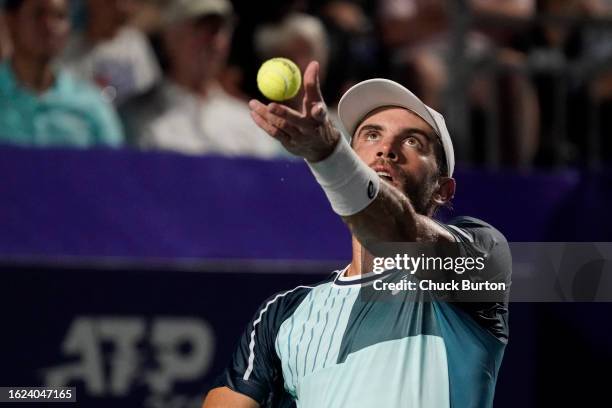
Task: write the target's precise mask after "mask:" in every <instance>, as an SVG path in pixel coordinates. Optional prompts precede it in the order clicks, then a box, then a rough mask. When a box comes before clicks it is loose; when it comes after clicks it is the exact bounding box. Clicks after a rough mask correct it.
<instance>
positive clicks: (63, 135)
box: [0, 0, 123, 147]
mask: <svg viewBox="0 0 612 408" xmlns="http://www.w3.org/2000/svg"><path fill="white" fill-rule="evenodd" d="M4 10H5V13H6V15H5V17H6V21H7V27H8V31H9V35H10V38H11V41H12V43H13V53H12V56H11V58H10V59H9V60H7V61H5V62H2V63H1V64H0V141H2V142H4V143H12V144H18V145H22V146H39V147H43V146H72V147H89V146H92V145H96V144H100V145H108V146H117V145H120V144H121V142H122V140H123V133H122V130H121V126H120V123H119V121H118V119H117V117H116V114H115V112H114V111H113V109H112V107H111V106H109V105H107V104H106V103H105V102H104V100H103V99H102V98H101V96H100V93H99V91H97V90H96V89H95V88H93V87H90V86H89V85H87V84H86V83H83V82H80V81H78V80H75V79H73V78H72V77H71V76H70V75H68V74H67V73H66V72H64V71H63V70H61V69H54V68H53V67H52V62H53V59H54V57H56V56H57V55H58V54H59V53H60V52H61V51H62V48H63V46H64V44H65V42H66V38H67V36H68V35H69V31H70V22H69V19H68V3H67V0H6V1H5V3H4Z"/></svg>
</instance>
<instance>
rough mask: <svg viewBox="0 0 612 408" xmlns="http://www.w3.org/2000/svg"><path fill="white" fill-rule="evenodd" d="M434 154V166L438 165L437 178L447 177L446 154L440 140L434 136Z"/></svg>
mask: <svg viewBox="0 0 612 408" xmlns="http://www.w3.org/2000/svg"><path fill="white" fill-rule="evenodd" d="M434 154H435V155H436V164H437V165H438V177H442V176H444V177H448V164H447V163H446V152H445V151H444V146H442V142H441V141H440V138H439V137H437V135H436V144H435V146H434Z"/></svg>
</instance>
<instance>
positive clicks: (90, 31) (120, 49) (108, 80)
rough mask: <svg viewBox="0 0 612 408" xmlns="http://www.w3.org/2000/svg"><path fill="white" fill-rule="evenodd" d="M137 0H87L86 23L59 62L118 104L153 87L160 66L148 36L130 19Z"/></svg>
mask: <svg viewBox="0 0 612 408" xmlns="http://www.w3.org/2000/svg"><path fill="white" fill-rule="evenodd" d="M134 1H135V0H127V1H126V0H111V1H108V0H87V1H86V3H85V4H86V6H87V9H86V23H85V27H84V29H83V30H82V31H81V32H76V33H74V34H73V35H72V36H71V37H70V39H69V41H68V45H67V46H66V49H65V50H64V53H63V54H62V56H61V60H60V63H61V64H62V65H63V66H65V67H66V68H68V69H70V70H71V71H72V72H74V73H75V74H77V75H78V76H80V77H81V78H83V79H86V80H90V81H93V82H95V83H96V84H97V85H98V86H99V87H100V88H101V89H102V90H103V92H104V95H105V97H107V99H108V100H110V101H112V102H113V103H115V104H116V105H119V104H121V102H123V101H125V100H126V99H127V98H128V97H130V96H132V95H135V94H138V93H141V92H144V91H146V90H148V89H149V88H151V87H152V86H153V85H154V84H155V82H157V80H158V79H159V78H160V76H161V74H160V69H159V66H158V63H157V60H156V58H155V55H154V53H153V50H152V49H151V46H150V45H149V42H148V39H147V38H146V36H145V35H144V34H142V33H141V32H140V31H139V30H138V29H136V28H133V27H131V26H130V25H129V24H127V23H128V19H129V18H130V15H131V14H132V10H133V8H132V7H130V5H131V4H132V3H133V2H134Z"/></svg>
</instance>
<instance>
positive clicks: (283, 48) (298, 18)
mask: <svg viewBox="0 0 612 408" xmlns="http://www.w3.org/2000/svg"><path fill="white" fill-rule="evenodd" d="M254 37H255V52H256V54H257V56H258V57H259V59H260V60H261V61H264V60H267V59H268V58H273V57H285V58H289V59H290V60H292V61H293V62H295V63H296V64H297V66H298V67H299V68H300V71H301V72H302V73H304V70H305V69H306V66H307V65H308V63H309V62H310V61H318V62H319V66H320V71H319V72H320V73H319V76H320V78H321V82H322V83H324V82H325V74H326V71H327V60H328V55H329V49H328V47H327V35H326V32H325V27H324V26H323V23H321V21H320V20H319V19H318V18H317V17H313V16H310V15H308V14H304V13H296V12H292V13H289V14H287V15H285V16H284V17H283V18H282V20H281V21H279V22H276V23H268V24H264V25H261V26H259V27H258V28H257V29H256V30H255V35H254ZM303 92H304V90H303V88H302V89H300V92H298V94H297V95H296V96H295V97H294V98H292V99H291V100H290V101H288V102H286V104H288V105H290V106H292V107H293V108H295V109H299V108H300V106H299V105H300V104H301V103H302V97H303Z"/></svg>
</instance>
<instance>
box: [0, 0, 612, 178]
mask: <svg viewBox="0 0 612 408" xmlns="http://www.w3.org/2000/svg"><path fill="white" fill-rule="evenodd" d="M0 4H2V12H1V13H0V143H1V144H12V145H19V146H25V147H51V146H55V147H58V146H59V147H81V148H88V147H97V146H105V147H122V146H123V147H125V146H132V147H135V148H139V149H164V150H172V151H176V152H180V153H184V154H217V155H225V156H252V157H258V158H273V157H278V156H283V155H284V153H283V150H282V148H281V147H280V145H279V144H278V143H277V142H275V141H274V140H272V139H271V138H269V137H267V136H266V135H265V134H264V133H263V132H262V131H261V130H260V129H259V128H257V127H256V125H255V124H254V123H253V121H252V120H251V119H250V116H249V109H248V107H247V101H248V100H249V99H250V98H252V97H256V98H262V96H261V95H260V94H259V92H258V90H257V88H256V83H255V77H256V72H257V69H258V67H259V65H260V64H261V62H263V61H264V60H266V59H268V58H271V57H276V56H284V57H288V58H290V59H292V60H293V61H295V62H296V63H297V64H298V66H300V68H301V69H302V70H303V69H304V68H305V66H306V64H307V63H308V62H309V61H311V60H318V61H319V62H320V64H321V76H322V78H321V79H322V90H323V93H324V96H325V98H326V101H327V102H328V105H329V106H330V107H331V108H332V116H333V115H334V111H333V107H334V106H335V104H336V103H337V102H338V100H339V98H340V96H341V95H342V93H343V92H344V91H345V90H347V89H348V88H349V87H350V86H351V85H353V84H355V83H356V82H358V81H360V80H363V79H366V78H372V77H386V78H390V79H394V80H396V81H398V82H400V83H402V84H404V85H405V86H406V87H408V88H409V89H411V90H413V92H415V93H416V94H417V95H418V96H419V97H421V99H423V100H424V101H425V102H426V103H427V104H428V105H430V106H432V107H433V108H435V109H437V110H438V111H440V112H442V113H443V114H445V117H446V118H447V122H448V125H449V128H450V130H451V135H452V136H453V137H454V140H455V145H456V152H457V155H458V160H459V161H460V162H464V163H466V164H493V165H502V166H512V167H525V166H528V167H529V166H554V165H588V166H592V165H598V164H601V163H608V164H609V163H612V142H611V141H610V140H609V139H610V138H609V137H607V136H608V135H610V134H611V130H612V1H610V0H466V1H453V0H327V1H326V0H294V1H290V0H284V1H279V0H272V1H267V2H266V3H265V5H263V4H262V5H259V4H257V3H252V2H247V1H240V0H235V1H230V0H0ZM301 97H302V96H301V95H300V94H298V95H297V96H296V97H295V98H294V99H292V100H290V101H288V102H287V103H288V104H290V105H292V106H294V107H296V108H299V104H300V101H301ZM333 117H334V116H333ZM334 120H337V119H334Z"/></svg>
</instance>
